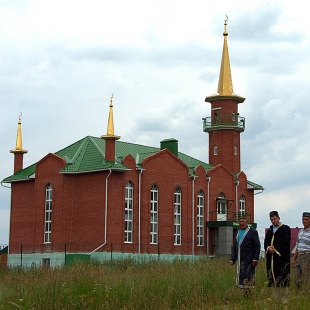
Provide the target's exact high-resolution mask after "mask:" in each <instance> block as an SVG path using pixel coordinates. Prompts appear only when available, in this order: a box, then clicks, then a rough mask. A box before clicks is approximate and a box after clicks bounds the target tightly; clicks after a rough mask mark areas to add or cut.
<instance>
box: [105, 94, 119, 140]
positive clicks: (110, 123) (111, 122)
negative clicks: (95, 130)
mask: <svg viewBox="0 0 310 310" xmlns="http://www.w3.org/2000/svg"><path fill="white" fill-rule="evenodd" d="M112 100H113V94H112V96H111V99H110V110H109V119H108V128H107V134H106V135H103V136H101V138H114V139H119V138H120V136H115V135H114V119H113V102H112Z"/></svg>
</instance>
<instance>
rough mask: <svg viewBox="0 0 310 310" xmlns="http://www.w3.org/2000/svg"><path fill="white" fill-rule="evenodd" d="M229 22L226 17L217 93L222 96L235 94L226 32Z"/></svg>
mask: <svg viewBox="0 0 310 310" xmlns="http://www.w3.org/2000/svg"><path fill="white" fill-rule="evenodd" d="M227 21H228V16H227V15H226V19H225V21H224V32H223V36H224V46H223V53H222V62H221V71H220V77H219V84H218V88H217V92H218V93H219V94H220V96H231V95H232V94H233V86H232V78H231V71H230V61H229V53H228V45H227V36H228V32H227V30H226V26H227Z"/></svg>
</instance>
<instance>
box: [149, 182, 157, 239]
mask: <svg viewBox="0 0 310 310" xmlns="http://www.w3.org/2000/svg"><path fill="white" fill-rule="evenodd" d="M150 207H151V210H150V211H151V214H150V215H151V219H150V243H152V244H157V243H158V187H157V185H156V184H155V185H153V186H152V188H151V206H150Z"/></svg>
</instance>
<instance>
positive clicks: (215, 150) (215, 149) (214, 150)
mask: <svg viewBox="0 0 310 310" xmlns="http://www.w3.org/2000/svg"><path fill="white" fill-rule="evenodd" d="M213 154H214V155H217V145H214V147H213Z"/></svg>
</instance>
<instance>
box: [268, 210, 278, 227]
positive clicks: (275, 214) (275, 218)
mask: <svg viewBox="0 0 310 310" xmlns="http://www.w3.org/2000/svg"><path fill="white" fill-rule="evenodd" d="M269 217H270V221H271V224H272V225H274V226H278V225H279V222H280V216H279V213H278V211H271V212H270V213H269Z"/></svg>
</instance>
